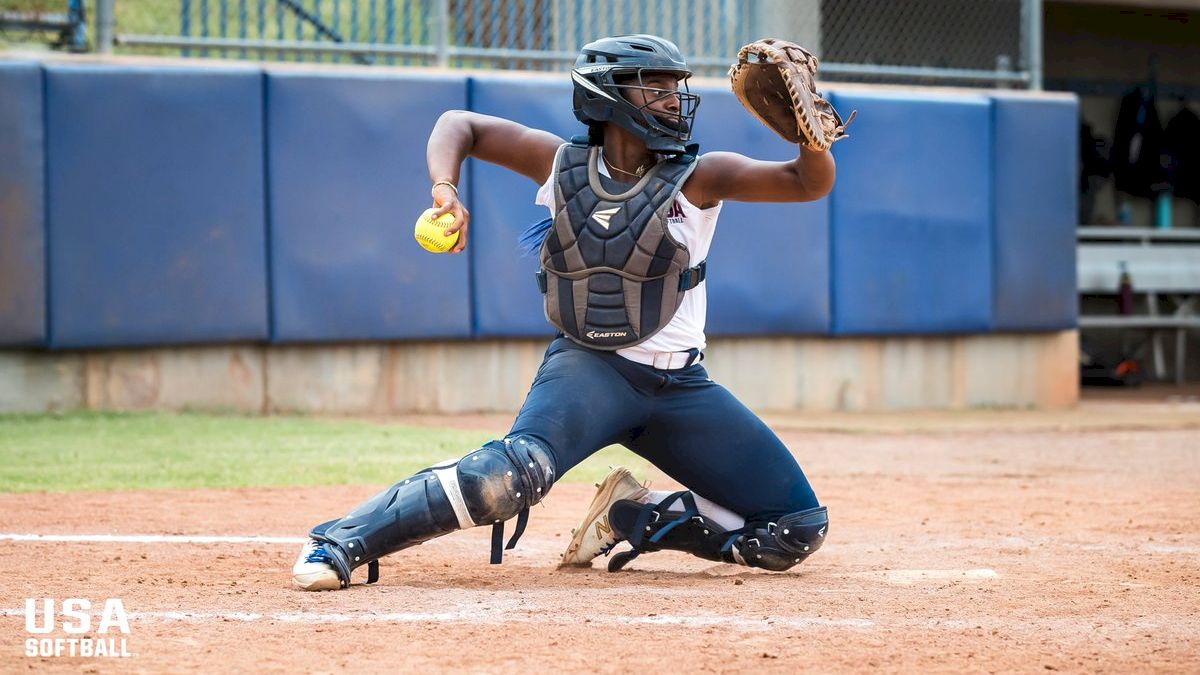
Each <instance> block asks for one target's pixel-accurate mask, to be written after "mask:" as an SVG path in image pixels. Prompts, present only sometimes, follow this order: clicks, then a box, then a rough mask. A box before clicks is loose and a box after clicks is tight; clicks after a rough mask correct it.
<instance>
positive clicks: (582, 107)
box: [571, 35, 700, 154]
mask: <svg viewBox="0 0 1200 675" xmlns="http://www.w3.org/2000/svg"><path fill="white" fill-rule="evenodd" d="M651 72H653V73H670V74H671V75H674V76H675V77H676V78H677V79H678V80H679V90H678V91H676V90H669V89H657V88H654V87H647V86H645V85H644V84H643V80H642V74H643V73H651ZM691 75H692V71H691V70H690V69H689V68H688V67H687V64H686V63H684V61H683V55H682V54H680V53H679V48H678V47H676V46H675V44H674V43H672V42H670V41H669V40H664V39H662V38H660V37H655V36H653V35H618V36H615V37H606V38H601V39H599V40H596V41H595V42H590V43H588V44H586V45H584V47H583V50H582V51H581V52H580V53H579V58H578V59H576V60H575V68H574V69H573V70H572V71H571V81H572V82H574V83H575V97H574V103H575V106H574V107H575V117H577V118H578V119H579V121H580V122H583V123H584V124H589V125H590V124H594V123H598V122H612V123H613V124H616V125H618V126H620V127H621V128H623V129H626V130H627V131H630V132H632V133H634V134H636V135H637V136H638V137H639V138H641V139H642V140H643V141H645V143H646V147H647V148H649V149H650V150H652V151H654V152H661V153H665V154H682V153H683V152H684V146H685V145H686V144H687V142H688V140H690V139H691V137H692V120H693V119H694V118H695V117H696V108H697V107H698V106H699V105H700V96H699V95H698V94H693V93H691V92H690V91H688V88H687V78H689V77H691ZM617 80H621V82H620V83H618V81H617ZM627 89H641V90H642V91H644V92H646V93H647V95H648V99H650V100H651V101H653V100H659V99H662V98H664V97H667V96H678V97H679V112H678V113H677V114H675V115H663V114H662V113H660V114H658V115H655V114H652V113H650V112H649V111H648V110H646V107H645V106H635V105H633V104H632V103H630V102H629V99H628V98H626V97H625V96H624V95H623V94H622V91H623V90H627Z"/></svg>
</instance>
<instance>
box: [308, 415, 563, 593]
mask: <svg viewBox="0 0 1200 675" xmlns="http://www.w3.org/2000/svg"><path fill="white" fill-rule="evenodd" d="M555 471H556V469H555V465H554V456H553V454H552V453H551V452H550V450H549V448H547V447H546V446H545V445H544V444H542V443H541V442H540V441H537V440H536V439H533V438H530V437H528V436H516V437H510V438H505V439H503V440H499V441H490V442H488V443H487V444H485V445H484V446H483V447H481V448H479V449H478V450H475V451H473V452H471V453H470V454H468V455H466V456H464V457H462V458H461V459H458V460H451V461H447V462H442V463H440V464H435V465H434V466H431V467H429V468H428V469H424V470H422V471H418V472H417V473H415V474H413V475H412V476H410V477H409V478H407V479H405V480H403V481H400V482H398V483H396V484H394V485H392V486H391V487H389V488H387V489H386V490H384V491H382V492H380V493H379V494H377V495H375V496H374V497H371V498H370V499H368V500H367V501H365V502H363V503H362V504H361V505H359V506H358V507H357V508H355V509H354V510H353V511H351V512H350V513H349V514H348V515H347V516H346V517H344V518H339V519H337V520H331V521H329V522H326V523H322V524H320V525H318V526H316V527H314V528H313V529H312V531H311V532H310V533H309V535H310V536H311V537H312V538H313V539H316V540H318V541H321V542H325V543H326V544H328V545H329V546H328V547H327V548H328V549H329V550H330V552H331V554H332V555H333V558H334V560H333V565H334V568H335V569H336V570H337V571H338V576H339V577H340V578H341V580H342V585H343V586H345V585H348V584H349V583H350V574H351V572H353V570H354V569H356V568H358V567H361V566H362V565H369V566H370V567H369V570H370V571H369V574H368V581H367V582H368V583H372V582H374V581H375V580H376V579H377V578H378V564H377V563H376V561H377V560H378V559H379V558H382V557H383V556H385V555H389V554H391V553H395V552H397V551H400V550H403V549H405V548H408V547H410V546H415V545H417V544H421V543H424V542H426V541H429V540H430V539H433V538H435V537H439V536H441V535H443V534H448V533H450V532H453V531H455V530H458V529H465V528H468V527H474V526H476V525H492V556H491V561H492V562H493V563H499V562H500V560H501V556H502V553H501V544H503V538H504V521H506V520H509V519H510V518H512V517H514V516H516V517H517V528H516V531H515V532H514V533H513V536H512V539H510V540H509V542H508V546H507V547H506V548H508V549H511V548H513V547H514V546H516V543H517V540H518V539H519V538H520V537H521V534H522V533H523V532H524V531H525V524H526V522H527V521H528V518H529V507H530V506H532V505H534V504H536V503H538V502H540V501H541V500H542V498H543V497H545V496H546V493H548V492H549V491H550V486H551V485H553V483H554V479H555Z"/></svg>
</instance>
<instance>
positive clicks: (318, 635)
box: [0, 408, 1200, 673]
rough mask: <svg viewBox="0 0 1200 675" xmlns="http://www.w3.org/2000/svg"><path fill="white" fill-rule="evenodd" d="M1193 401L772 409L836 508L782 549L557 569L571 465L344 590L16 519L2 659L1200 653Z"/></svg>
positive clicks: (81, 500)
mask: <svg viewBox="0 0 1200 675" xmlns="http://www.w3.org/2000/svg"><path fill="white" fill-rule="evenodd" d="M1195 412H1196V414H1195V416H1194V417H1193V416H1192V415H1191V412H1190V411H1189V410H1184V414H1179V415H1174V416H1172V419H1173V420H1174V422H1173V423H1171V424H1165V423H1164V424H1163V425H1160V426H1159V428H1156V429H1133V428H1095V427H1096V426H1099V427H1103V426H1104V425H1092V426H1089V425H1082V426H1081V425H1079V424H1060V423H1057V422H1048V423H1046V424H1029V423H1027V422H1028V419H1029V418H1030V417H1031V416H1032V417H1036V415H1035V414H1032V413H1031V414H1029V415H1025V416H1022V415H1021V414H1018V413H1014V414H1013V415H1014V416H1013V418H1012V419H1009V418H1007V417H1005V416H999V417H991V418H988V417H987V416H986V415H984V416H983V419H990V420H991V423H989V424H979V423H974V424H961V425H953V424H947V425H944V427H945V428H948V429H952V430H951V431H941V432H939V431H916V432H914V431H905V430H903V429H900V430H897V429H896V428H893V427H892V426H891V425H890V424H882V425H881V424H878V423H865V422H864V423H863V424H861V425H859V426H856V427H854V428H852V429H842V430H841V431H824V430H814V429H813V428H811V427H813V426H814V425H812V424H810V423H809V422H806V421H805V420H799V421H793V422H791V423H789V421H788V420H786V419H783V418H772V422H773V424H774V425H775V426H776V428H777V429H779V430H780V432H781V435H782V436H783V437H784V439H785V440H786V441H787V442H788V444H789V446H790V447H792V448H793V450H794V451H795V452H796V453H797V455H798V456H799V457H800V459H801V462H802V464H803V465H804V467H805V469H806V472H807V473H808V474H809V476H810V478H811V479H812V482H813V484H814V486H815V487H816V489H817V493H818V495H819V496H820V497H821V499H822V501H823V502H825V503H826V504H828V505H829V509H830V520H831V526H830V532H829V538H828V540H827V544H826V545H825V547H824V548H823V549H822V550H821V551H820V553H818V554H817V555H815V556H813V557H812V558H810V559H809V560H808V561H807V562H806V563H805V564H804V565H803V566H801V567H800V568H798V569H797V570H795V571H792V572H789V573H783V574H771V573H757V572H754V571H747V570H746V569H744V568H739V567H733V566H725V565H715V566H714V565H713V564H711V563H708V562H705V561H700V560H697V559H692V558H688V557H685V556H682V555H677V554H673V553H660V554H654V555H647V556H643V557H642V558H639V559H638V560H636V561H634V562H633V563H632V564H631V566H630V567H631V568H632V569H631V570H630V571H627V572H624V573H621V574H608V573H607V572H604V571H603V570H602V569H601V568H600V566H597V567H596V568H595V569H592V570H580V571H558V570H556V569H555V560H556V558H557V556H558V554H559V552H560V551H561V549H562V547H563V546H564V545H565V542H566V537H567V536H568V533H569V530H570V528H571V527H573V526H574V525H575V520H576V518H577V517H578V516H579V514H580V513H581V512H582V510H583V508H584V506H585V505H586V503H587V500H588V499H589V498H590V494H591V486H590V485H582V484H578V483H570V482H563V483H560V484H559V485H556V486H555V488H554V490H553V492H552V493H551V494H550V496H549V497H548V498H547V500H546V501H545V502H544V503H545V508H541V507H537V508H536V509H535V511H534V514H533V518H532V519H531V522H530V526H529V530H528V532H527V533H526V534H525V537H524V538H523V539H522V541H521V544H520V545H519V547H518V548H517V550H515V551H511V552H509V553H508V554H507V555H506V559H505V563H504V564H503V565H502V566H491V565H488V564H487V555H488V531H487V529H486V528H480V529H477V530H473V531H470V532H466V533H458V534H455V535H451V536H449V537H446V538H443V539H439V540H435V541H433V542H430V543H428V544H426V545H424V546H420V547H417V548H415V549H411V550H409V551H406V552H403V553H401V554H399V555H397V556H393V557H392V558H389V559H386V560H385V561H384V564H383V568H382V579H381V581H380V582H379V584H377V585H375V586H371V587H366V586H356V587H354V588H351V589H349V590H348V591H343V592H336V593H320V594H314V593H304V592H300V591H295V590H292V589H291V588H289V586H288V584H289V569H290V566H291V563H292V559H293V556H294V555H295V551H296V550H297V549H298V545H296V544H293V543H286V542H284V543H271V542H262V541H258V542H255V541H245V542H220V543H196V542H194V541H188V540H172V539H163V538H160V539H151V540H146V541H136V542H132V541H123V540H122V541H92V542H87V541H14V540H13V539H12V538H11V537H9V538H8V539H3V538H0V568H2V569H3V570H4V575H3V580H2V584H0V611H2V612H3V615H0V668H2V669H3V670H5V671H12V672H18V671H19V672H25V671H27V670H39V671H40V670H46V669H49V670H64V671H71V672H80V671H83V672H109V671H114V672H115V671H117V670H121V671H129V670H132V671H151V672H154V671H163V670H169V671H181V670H205V671H235V670H238V671H251V672H253V671H258V670H284V669H287V670H291V671H301V672H332V671H343V670H352V671H363V672H377V671H397V670H398V671H403V672H412V671H438V672H441V671H464V670H465V671H476V672H503V673H508V672H511V673H517V672H522V673H525V672H530V671H531V670H533V669H548V670H551V671H554V672H578V671H585V670H586V671H602V672H651V673H656V672H673V671H747V670H752V671H759V670H761V671H766V672H796V671H820V672H831V671H864V670H884V671H900V670H904V671H915V670H922V671H925V670H933V671H953V672H961V671H978V672H984V671H1013V670H1019V671H1043V670H1065V671H1089V672H1097V671H1127V670H1135V671H1150V670H1153V671H1172V672H1196V671H1197V670H1200V617H1198V616H1197V612H1196V608H1197V607H1200V525H1198V524H1197V512H1198V508H1197V507H1198V506H1200V430H1198V428H1200V427H1198V426H1197V423H1200V408H1197V409H1196V410H1195ZM1099 417H1101V418H1102V417H1104V415H1103V414H1101V415H1099ZM863 419H867V418H863ZM957 419H965V418H957ZM1072 419H1076V418H1072ZM1020 420H1025V423H1022V422H1021V421H1020ZM1189 420H1191V421H1189ZM442 422H443V423H444V422H445V420H442ZM461 423H463V424H469V423H470V422H468V421H461ZM816 426H819V425H816ZM1116 426H1117V427H1120V425H1116ZM914 428H919V427H914ZM567 478H568V480H569V476H568V477H567ZM652 478H654V479H655V485H656V486H666V485H668V483H667V482H666V481H665V479H663V478H662V477H661V476H659V477H652ZM376 489H378V486H359V487H353V488H306V489H244V490H205V491H139V492H127V493H82V494H72V495H65V496H64V495H52V494H43V493H33V494H15V495H14V494H5V495H0V509H2V511H3V513H4V514H5V517H4V522H5V524H4V525H3V529H4V531H5V532H6V533H7V534H9V535H11V534H32V533H36V534H59V535H64V534H65V535H70V534H76V535H82V534H89V535H90V534H101V533H105V534H159V535H272V536H276V537H298V536H299V535H301V534H302V533H303V532H304V531H305V530H306V528H307V527H308V526H309V525H311V524H312V523H314V522H317V521H318V520H321V519H323V518H327V517H330V516H331V515H336V514H337V513H339V512H341V511H343V510H345V509H346V508H348V507H349V506H350V505H352V504H353V503H355V502H356V501H358V500H360V499H362V498H365V497H367V496H369V495H370V494H372V493H373V492H374V491H375V490H376ZM27 597H33V598H41V597H53V598H58V599H60V600H61V599H64V598H72V597H76V598H89V599H91V600H92V601H93V602H95V603H97V605H99V604H101V603H103V600H104V599H105V598H120V599H121V600H122V602H123V605H124V608H125V609H126V610H127V611H128V613H129V615H130V626H131V629H130V633H129V634H128V635H126V636H124V637H125V638H126V642H127V649H128V651H129V652H130V653H132V654H134V656H132V657H130V658H124V659H97V658H90V659H89V658H79V657H76V658H71V657H58V658H41V657H25V656H23V653H24V643H25V639H26V638H27V637H30V636H29V635H28V634H27V633H26V631H25V617H24V598H27ZM93 635H94V636H95V637H104V636H100V635H96V634H95V633H93ZM110 636H111V635H110ZM50 637H70V636H66V635H65V634H63V633H62V632H61V631H58V632H56V633H54V634H53V635H51V636H50ZM118 637H120V636H119V635H118Z"/></svg>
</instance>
